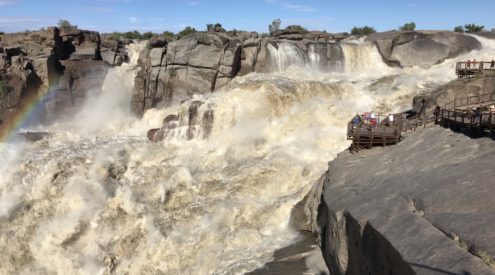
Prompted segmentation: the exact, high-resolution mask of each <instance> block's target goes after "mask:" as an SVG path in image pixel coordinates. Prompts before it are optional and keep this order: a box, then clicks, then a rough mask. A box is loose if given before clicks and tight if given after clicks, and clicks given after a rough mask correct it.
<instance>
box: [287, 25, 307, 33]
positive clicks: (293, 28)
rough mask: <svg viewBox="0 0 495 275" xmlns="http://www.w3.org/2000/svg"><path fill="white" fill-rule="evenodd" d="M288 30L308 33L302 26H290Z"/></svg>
mask: <svg viewBox="0 0 495 275" xmlns="http://www.w3.org/2000/svg"><path fill="white" fill-rule="evenodd" d="M285 29H286V30H294V31H298V32H301V33H308V30H307V29H306V28H304V27H303V26H301V25H290V26H287V28H285Z"/></svg>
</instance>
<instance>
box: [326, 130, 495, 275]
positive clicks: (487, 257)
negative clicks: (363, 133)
mask: <svg viewBox="0 0 495 275" xmlns="http://www.w3.org/2000/svg"><path fill="white" fill-rule="evenodd" d="M494 163H495V141H494V140H492V139H489V138H480V139H471V138H469V137H467V136H465V135H463V134H458V133H454V132H452V131H450V130H448V129H443V128H441V127H437V126H435V127H431V128H426V129H424V130H420V131H418V132H417V133H414V134H411V135H409V136H408V137H407V138H406V139H405V140H404V141H402V142H401V143H399V144H398V145H396V146H390V147H384V148H375V149H373V150H363V151H360V152H359V153H356V154H350V153H349V152H348V151H346V152H344V153H341V154H340V155H339V156H338V157H337V158H336V159H335V160H334V161H332V162H330V163H329V171H328V172H327V174H326V178H325V184H324V191H323V193H324V204H323V206H325V207H323V208H325V210H321V211H320V213H319V219H320V224H321V225H323V224H326V227H325V226H324V228H323V231H322V232H323V242H324V243H325V241H326V243H328V244H329V245H328V246H326V247H325V245H323V250H324V256H325V257H326V260H327V264H329V265H331V266H332V265H334V267H335V270H340V272H345V271H346V270H347V272H348V273H346V274H359V273H353V272H349V271H350V270H357V269H355V265H357V264H355V265H354V267H353V266H352V264H351V263H352V259H368V260H369V262H368V263H360V264H365V265H368V268H369V267H370V266H372V264H373V263H375V264H376V263H377V262H378V263H380V261H384V263H386V264H390V262H386V261H387V259H385V257H382V258H375V259H372V260H370V257H371V256H372V254H375V255H376V253H378V252H379V251H382V252H383V251H385V252H387V253H389V252H390V250H391V248H390V247H388V248H387V247H386V245H385V246H384V243H387V242H389V243H390V244H391V247H393V249H395V250H396V251H395V252H397V253H398V255H400V257H401V258H402V260H403V262H405V263H408V264H409V265H410V267H411V268H412V269H413V270H414V271H415V272H416V273H417V274H495V269H493V266H492V267H490V262H491V261H493V259H494V258H495V232H494V231H493V228H495V196H494V191H495V169H494V167H495V164H494ZM322 217H323V218H325V217H326V218H325V219H323V218H322ZM332 217H334V218H332ZM322 219H323V220H326V221H321V220H322ZM332 219H333V220H334V222H329V221H330V220H332ZM350 220H351V221H352V220H356V221H357V222H358V223H357V225H354V226H350V225H349V224H352V222H351V223H350V222H349V221H350ZM367 227H368V228H370V227H371V228H372V230H371V231H370V232H374V235H377V234H378V235H381V236H383V238H384V240H383V239H382V240H381V241H379V242H375V245H374V246H375V247H369V246H366V236H364V235H366V234H365V231H366V230H363V228H364V229H366V228H367ZM349 228H355V231H356V230H357V231H358V232H360V233H358V235H359V234H361V236H363V237H362V238H363V239H362V240H360V241H359V242H356V245H358V243H359V244H360V245H362V246H363V249H364V251H366V249H374V250H375V252H374V253H370V254H369V255H364V256H363V255H356V254H359V253H358V252H356V251H354V250H353V249H352V246H353V245H354V244H353V243H352V242H350V241H349V240H351V239H353V238H351V237H352V234H350V232H349ZM356 228H357V229H356ZM351 231H352V230H351ZM330 233H332V234H330ZM339 234H340V235H343V236H344V237H342V236H341V237H336V236H339ZM354 239H355V237H354ZM358 239H359V238H358ZM378 239H380V238H378ZM330 245H332V247H329V246H330ZM360 251H362V250H360ZM377 251H378V252H377ZM395 252H393V251H392V252H390V253H392V254H394V253H395ZM365 254H366V253H365ZM482 258H483V260H482ZM347 263H349V264H348V265H347ZM396 263H397V261H396ZM392 270H393V268H392ZM338 273H339V272H337V274H338ZM394 274H397V273H394Z"/></svg>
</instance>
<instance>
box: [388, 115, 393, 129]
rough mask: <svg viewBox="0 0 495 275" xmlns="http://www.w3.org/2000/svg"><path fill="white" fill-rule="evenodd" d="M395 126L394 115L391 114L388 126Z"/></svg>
mask: <svg viewBox="0 0 495 275" xmlns="http://www.w3.org/2000/svg"><path fill="white" fill-rule="evenodd" d="M393 124H394V115H392V114H389V115H388V126H389V127H392V125H393Z"/></svg>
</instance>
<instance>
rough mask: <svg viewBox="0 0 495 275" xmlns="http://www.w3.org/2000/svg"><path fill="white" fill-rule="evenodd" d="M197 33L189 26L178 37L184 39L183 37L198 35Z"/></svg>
mask: <svg viewBox="0 0 495 275" xmlns="http://www.w3.org/2000/svg"><path fill="white" fill-rule="evenodd" d="M196 32H198V31H196V29H195V28H193V27H191V26H187V27H185V28H184V29H183V30H182V31H180V32H179V33H178V34H177V35H178V36H179V37H183V36H186V35H189V34H193V33H196Z"/></svg>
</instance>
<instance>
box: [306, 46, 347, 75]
mask: <svg viewBox="0 0 495 275" xmlns="http://www.w3.org/2000/svg"><path fill="white" fill-rule="evenodd" d="M308 59H309V62H308V64H307V67H309V69H312V70H318V71H324V72H342V69H343V63H344V57H343V55H342V50H341V47H340V46H339V45H334V44H327V43H324V44H322V43H318V44H310V45H309V46H308Z"/></svg>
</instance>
